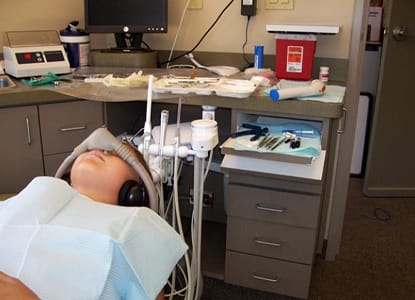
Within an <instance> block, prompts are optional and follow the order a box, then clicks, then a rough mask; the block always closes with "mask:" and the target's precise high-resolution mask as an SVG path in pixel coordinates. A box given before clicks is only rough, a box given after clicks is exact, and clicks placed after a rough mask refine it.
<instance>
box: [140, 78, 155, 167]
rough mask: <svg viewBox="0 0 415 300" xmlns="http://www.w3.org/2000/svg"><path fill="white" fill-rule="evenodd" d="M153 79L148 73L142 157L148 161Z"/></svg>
mask: <svg viewBox="0 0 415 300" xmlns="http://www.w3.org/2000/svg"><path fill="white" fill-rule="evenodd" d="M153 79H154V76H153V75H150V76H149V78H148V88H147V112H146V121H145V123H144V149H143V157H144V160H145V161H146V162H147V163H149V153H148V148H149V146H150V141H151V103H152V95H153Z"/></svg>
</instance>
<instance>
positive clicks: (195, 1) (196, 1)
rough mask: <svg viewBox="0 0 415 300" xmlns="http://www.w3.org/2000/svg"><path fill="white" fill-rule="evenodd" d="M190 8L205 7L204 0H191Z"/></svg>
mask: <svg viewBox="0 0 415 300" xmlns="http://www.w3.org/2000/svg"><path fill="white" fill-rule="evenodd" d="M187 8H188V9H202V8H203V0H190V3H189V6H188V7H187Z"/></svg>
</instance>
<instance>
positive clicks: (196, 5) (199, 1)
mask: <svg viewBox="0 0 415 300" xmlns="http://www.w3.org/2000/svg"><path fill="white" fill-rule="evenodd" d="M150 1H151V0H150ZM187 8H189V9H202V8H203V0H190V3H189V6H188V7H187Z"/></svg>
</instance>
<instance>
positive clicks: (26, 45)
mask: <svg viewBox="0 0 415 300" xmlns="http://www.w3.org/2000/svg"><path fill="white" fill-rule="evenodd" d="M4 44H5V46H3V57H4V67H5V69H6V73H7V74H10V75H12V76H14V77H17V78H21V77H30V76H41V75H46V74H48V73H49V72H52V73H54V74H66V73H70V65H69V61H68V57H67V54H66V52H65V49H64V47H63V45H62V44H61V43H60V40H59V35H58V33H57V32H56V31H53V30H48V31H9V32H5V33H4Z"/></svg>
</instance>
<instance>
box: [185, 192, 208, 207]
mask: <svg viewBox="0 0 415 300" xmlns="http://www.w3.org/2000/svg"><path fill="white" fill-rule="evenodd" d="M189 194H190V204H191V205H193V189H190V191H189ZM203 207H210V208H212V207H213V193H212V192H208V191H204V192H203Z"/></svg>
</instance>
